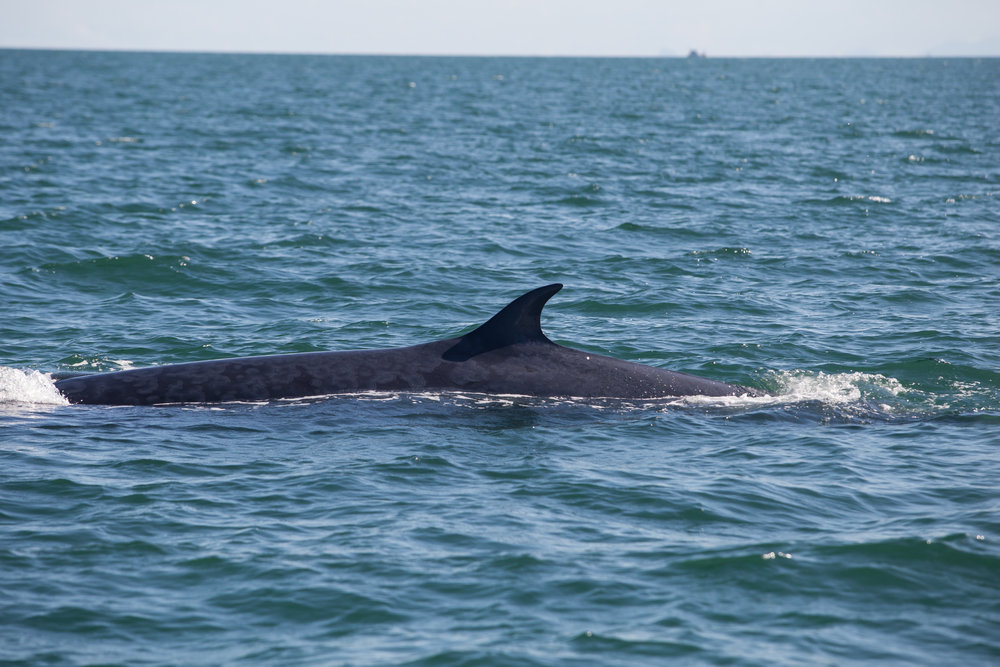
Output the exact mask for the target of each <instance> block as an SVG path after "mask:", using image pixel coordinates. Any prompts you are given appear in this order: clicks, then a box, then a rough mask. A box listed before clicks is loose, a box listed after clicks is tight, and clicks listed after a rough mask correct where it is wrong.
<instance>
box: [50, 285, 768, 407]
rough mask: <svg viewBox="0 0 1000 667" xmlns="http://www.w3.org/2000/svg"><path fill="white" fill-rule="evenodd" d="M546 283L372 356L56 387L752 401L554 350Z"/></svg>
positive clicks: (197, 367) (551, 288) (113, 393)
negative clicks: (428, 338)
mask: <svg viewBox="0 0 1000 667" xmlns="http://www.w3.org/2000/svg"><path fill="white" fill-rule="evenodd" d="M560 289H562V285H561V284H559V283H555V284H552V285H546V286H545V287H539V288H538V289H535V290H532V291H530V292H528V293H527V294H524V295H522V296H520V297H518V298H517V299H515V300H514V301H512V302H511V303H510V304H509V305H507V306H506V307H505V308H503V309H502V310H501V311H500V312H498V313H497V314H496V315H494V316H493V317H492V318H490V319H489V321H487V322H486V323H485V324H483V325H482V326H480V327H479V328H477V329H475V330H474V331H471V332H469V333H467V334H464V335H462V336H458V337H455V338H448V339H445V340H439V341H434V342H430V343H423V344H421V345H413V346H410V347H400V348H392V349H382V350H352V351H344V352H304V353H298V354H278V355H268V356H258V357H238V358H233V359H217V360H212V361H195V362H189V363H180V364H169V365H164V366H152V367H148V368H136V369H131V370H125V371H116V372H112V373H95V374H92V375H81V376H76V377H67V378H63V379H60V380H57V381H56V383H55V386H56V388H57V389H59V391H60V392H61V393H62V394H63V395H64V396H65V397H66V399H67V400H68V401H69V402H70V403H89V404H98V405H156V404H164V403H220V402H232V401H267V400H274V399H294V398H305V397H310V396H324V395H333V394H354V393H361V392H385V391H401V392H435V391H439V392H447V391H462V392H472V393H483V394H509V395H525V396H541V397H566V398H633V399H635V398H639V399H656V398H668V397H675V396H740V395H750V396H761V395H764V392H761V391H760V390H758V389H754V388H752V387H744V386H741V385H733V384H727V383H725V382H719V381H716V380H709V379H707V378H702V377H698V376H695V375H689V374H687V373H680V372H677V371H670V370H666V369H662V368H655V367H653V366H647V365H644V364H637V363H633V362H629V361H624V360H621V359H615V358H613V357H607V356H603V355H599V354H593V353H590V352H584V351H582V350H576V349H573V348H570V347H565V346H563V345H558V344H556V343H553V342H552V341H551V340H549V339H548V338H547V337H546V336H545V334H544V333H542V329H541V313H542V308H543V307H544V306H545V303H546V302H547V301H548V300H549V299H550V298H551V297H552V295H554V294H555V293H556V292H558V291H559V290H560Z"/></svg>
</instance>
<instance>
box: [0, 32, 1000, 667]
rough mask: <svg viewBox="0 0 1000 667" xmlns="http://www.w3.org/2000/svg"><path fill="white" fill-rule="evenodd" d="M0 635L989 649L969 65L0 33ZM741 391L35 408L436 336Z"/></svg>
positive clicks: (133, 655) (7, 639)
mask: <svg viewBox="0 0 1000 667" xmlns="http://www.w3.org/2000/svg"><path fill="white" fill-rule="evenodd" d="M0 100H2V104H0V138H2V141H0V195H2V196H0V662H2V663H4V664H6V663H13V664H21V663H23V664H52V665H63V664H89V663H102V664H122V665H136V664H228V663H239V664H282V665H291V664H302V665H312V664H344V663H346V664H401V663H406V664H420V665H460V664H477V665H478V664H511V665H514V664H516V665H523V664H540V665H550V664H555V665H558V664H572V665H586V664H593V665H606V664H620V665H634V664H642V663H647V664H662V663H663V662H664V661H665V660H666V659H670V658H673V659H680V660H682V661H684V662H689V663H699V664H701V663H705V664H746V665H757V664H772V663H779V664H831V665H832V664H844V663H849V662H857V661H885V662H894V663H901V664H912V663H925V664H930V663H933V664H941V663H950V664H959V663H961V664H991V663H992V664H995V663H996V661H997V660H1000V428H998V427H1000V317H998V314H997V313H998V306H1000V205H998V198H997V192H998V190H1000V133H998V132H997V126H998V125H997V120H998V119H1000V61H998V60H712V59H709V60H701V61H686V60H584V59H580V60H577V59H566V60H562V59H462V58H379V57H356V58H352V57H293V56H284V57H283V56H227V55H169V54H130V53H114V54H110V53H71V52H65V53H51V52H17V51H0ZM555 281H560V282H563V283H565V284H566V288H565V289H564V290H563V291H562V292H560V294H559V295H557V296H556V297H555V299H554V300H553V301H552V302H551V303H550V305H549V306H548V307H547V308H546V311H545V316H544V318H543V326H544V328H545V329H546V331H547V333H548V334H549V336H550V337H551V338H553V339H554V340H556V341H558V342H561V343H565V344H570V345H573V346H575V347H581V348H584V349H587V350H592V351H595V352H600V353H606V354H610V355H613V356H617V357H621V358H625V359H630V360H633V361H639V362H643V363H648V364H653V365H657V366H663V367H666V368H673V369H677V370H684V371H688V372H692V373H696V374H699V375H703V376H706V377H711V378H713V379H719V380H725V381H728V382H738V383H745V384H752V385H755V386H758V387H765V388H767V389H769V390H771V391H773V392H775V393H776V394H777V396H775V397H774V398H769V399H722V400H720V399H713V400H704V399H691V400H686V401H677V402H674V403H671V404H668V405H663V404H660V405H629V404H621V403H618V404H609V403H605V404H601V403H594V404H586V403H582V402H574V401H565V400H539V399H528V398H523V399H518V398H510V397H505V398H498V397H487V396H463V395H441V396H436V395H371V396H353V397H339V398H331V399H328V400H308V401H287V402H281V403H273V404H239V405H216V406H187V407H160V408H108V407H85V406H69V405H65V404H64V403H63V402H62V401H61V400H60V398H59V396H58V395H57V393H56V392H55V391H54V388H53V387H52V385H51V382H50V381H49V380H48V379H47V376H46V375H45V374H47V373H51V372H56V371H101V370H113V369H119V368H123V367H133V366H147V365H153V364H162V363H170V362H180V361H190V360H196V359H208V358H217V357H226V356H240V355H250V354H269V353H279V352H298V351H309V350H335V349H352V348H371V347H392V346H398V345H408V344H412V343H418V342H425V341H428V340H432V339H437V338H443V337H446V336H452V335H455V334H457V333H458V332H460V331H462V330H465V329H466V328H468V327H470V326H472V325H475V324H478V323H480V322H482V321H484V320H485V319H486V318H487V317H489V316H490V315H492V314H493V313H494V312H495V311H496V310H497V309H499V308H500V307H501V306H503V305H504V304H505V303H507V301H509V300H510V299H512V298H514V297H515V296H517V295H518V294H520V293H521V292H523V291H526V290H528V289H531V288H533V287H537V286H539V285H542V284H546V283H550V282H555Z"/></svg>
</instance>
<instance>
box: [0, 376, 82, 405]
mask: <svg viewBox="0 0 1000 667" xmlns="http://www.w3.org/2000/svg"><path fill="white" fill-rule="evenodd" d="M12 403H27V404H42V405H68V404H69V401H67V400H66V398H65V397H64V396H63V395H62V394H60V393H59V390H58V389H56V386H55V384H53V383H52V378H51V377H50V376H49V375H48V374H47V373H41V372H39V371H33V370H27V371H23V370H20V369H18V368H9V367H7V366H0V405H8V404H12Z"/></svg>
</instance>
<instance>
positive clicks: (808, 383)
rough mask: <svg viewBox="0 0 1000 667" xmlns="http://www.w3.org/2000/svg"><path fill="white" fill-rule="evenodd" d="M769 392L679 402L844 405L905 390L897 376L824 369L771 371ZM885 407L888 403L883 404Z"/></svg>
mask: <svg viewBox="0 0 1000 667" xmlns="http://www.w3.org/2000/svg"><path fill="white" fill-rule="evenodd" d="M767 384H769V385H771V386H772V387H773V394H771V395H768V396H747V395H744V396H685V397H683V398H681V399H678V401H677V403H678V404H686V405H717V406H724V407H740V406H743V407H756V406H760V407H767V406H772V405H785V404H790V403H805V402H818V403H823V404H825V405H835V406H843V405H849V404H854V403H859V402H861V401H873V402H888V403H893V401H892V399H893V398H894V397H896V396H898V395H899V394H901V393H902V392H904V391H905V387H903V385H902V383H900V381H899V380H897V379H896V378H891V377H887V376H885V375H880V374H878V373H858V372H853V373H823V372H814V371H800V370H794V371H772V372H771V373H769V377H768V378H767ZM885 407H886V408H888V405H886V406H885Z"/></svg>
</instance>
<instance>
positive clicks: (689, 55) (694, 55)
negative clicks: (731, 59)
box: [687, 49, 708, 58]
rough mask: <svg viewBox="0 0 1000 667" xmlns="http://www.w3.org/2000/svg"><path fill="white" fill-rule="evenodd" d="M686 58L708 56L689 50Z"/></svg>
mask: <svg viewBox="0 0 1000 667" xmlns="http://www.w3.org/2000/svg"><path fill="white" fill-rule="evenodd" d="M687 57H688V58H707V57H708V54H706V53H698V51H697V50H696V49H691V50H690V51H689V52H688V56H687Z"/></svg>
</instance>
